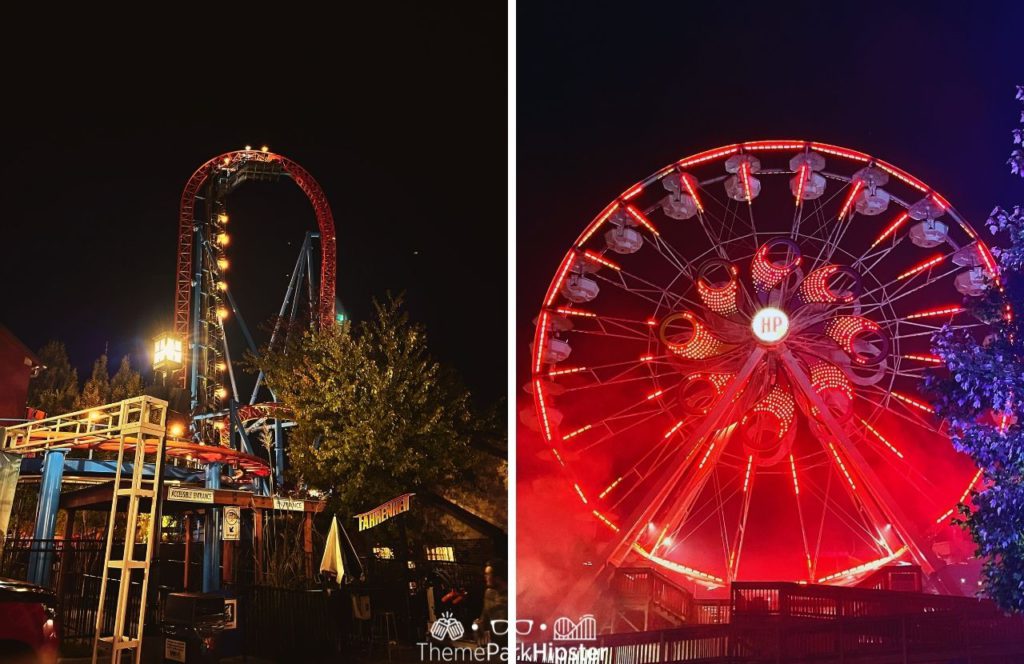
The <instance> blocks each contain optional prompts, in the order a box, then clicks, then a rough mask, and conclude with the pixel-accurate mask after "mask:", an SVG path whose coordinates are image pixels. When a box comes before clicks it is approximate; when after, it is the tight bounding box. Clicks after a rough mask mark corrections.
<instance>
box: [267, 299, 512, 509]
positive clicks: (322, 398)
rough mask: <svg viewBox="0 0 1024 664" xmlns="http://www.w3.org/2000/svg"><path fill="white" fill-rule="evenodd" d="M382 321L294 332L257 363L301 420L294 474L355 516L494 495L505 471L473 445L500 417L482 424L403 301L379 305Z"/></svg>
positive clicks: (293, 451)
mask: <svg viewBox="0 0 1024 664" xmlns="http://www.w3.org/2000/svg"><path fill="white" fill-rule="evenodd" d="M375 314H376V315H375V317H374V318H373V319H372V320H369V321H365V322H361V323H359V324H357V325H353V324H352V323H351V322H345V323H342V324H341V325H337V326H331V327H330V328H328V329H322V330H319V331H317V332H313V331H311V330H309V329H308V328H305V329H298V330H292V331H291V332H290V333H289V334H287V335H285V337H286V339H287V340H286V341H285V342H284V343H281V344H279V345H278V346H276V347H274V348H264V349H263V351H262V352H261V354H260V358H259V361H258V362H257V361H256V360H255V359H254V358H251V357H250V358H249V364H250V366H255V365H257V364H258V365H259V366H260V367H261V368H263V370H264V371H265V372H266V376H267V384H268V385H269V386H270V387H271V388H272V389H273V390H274V392H275V394H276V395H277V398H278V399H279V400H280V401H282V402H283V403H284V404H285V405H286V406H288V407H290V408H292V409H293V410H294V411H295V417H296V421H297V423H298V427H296V428H295V429H294V430H293V431H292V434H291V437H290V439H289V462H290V464H291V467H290V471H289V473H290V474H291V476H292V477H293V478H296V479H301V481H303V482H306V483H308V484H309V485H311V486H314V487H318V488H321V489H326V490H331V491H332V497H333V500H334V502H335V505H334V507H336V508H337V509H339V510H341V511H343V512H347V513H348V514H355V513H358V512H362V511H365V510H366V509H367V508H368V507H372V506H375V505H377V504H379V503H382V502H384V501H386V500H388V499H390V498H393V497H395V496H396V495H399V494H402V493H406V492H409V491H431V492H435V493H438V494H444V493H445V492H446V490H447V489H448V488H449V487H452V486H455V485H458V486H459V487H460V488H463V489H466V488H472V487H478V488H479V489H480V490H481V491H480V492H481V493H484V492H487V491H488V489H489V488H490V487H491V486H494V485H495V484H496V482H495V479H494V476H497V475H500V474H502V473H504V465H503V464H502V463H501V462H500V461H499V460H497V459H495V458H493V457H491V456H489V455H486V454H485V453H483V452H481V451H478V450H477V449H475V448H474V447H473V440H474V439H475V438H476V437H478V436H480V435H481V434H482V432H483V430H484V429H486V430H487V432H488V433H493V431H491V430H492V429H494V426H493V422H492V418H488V417H481V418H478V417H476V416H475V415H474V413H473V412H472V407H471V404H470V396H469V393H468V392H467V391H466V390H465V389H464V388H463V387H462V386H461V385H460V384H459V383H458V381H457V380H456V379H455V377H454V376H453V375H452V374H451V372H449V371H447V370H446V369H445V368H444V367H442V366H441V365H440V364H438V363H437V362H436V361H434V359H433V358H432V357H431V356H430V354H429V352H428V350H427V345H426V335H425V333H424V330H423V328H422V327H420V326H419V325H415V324H412V323H410V322H409V319H408V316H407V315H406V314H405V313H403V311H402V309H401V300H400V299H398V300H395V299H391V298H389V300H388V301H387V302H386V303H384V304H380V303H375ZM502 429H503V427H502ZM503 477H504V476H502V479H501V480H499V481H498V482H497V483H498V484H501V485H502V486H503V485H504V479H503ZM500 495H501V496H504V490H503V489H502V491H501V494H500ZM500 502H502V503H503V501H500ZM487 516H490V515H487Z"/></svg>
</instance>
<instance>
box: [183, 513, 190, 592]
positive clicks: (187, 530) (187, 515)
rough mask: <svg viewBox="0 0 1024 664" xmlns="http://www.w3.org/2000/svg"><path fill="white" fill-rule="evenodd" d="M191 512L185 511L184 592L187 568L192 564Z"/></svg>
mask: <svg viewBox="0 0 1024 664" xmlns="http://www.w3.org/2000/svg"><path fill="white" fill-rule="evenodd" d="M191 558H192V513H191V512H186V513H185V574H184V577H183V580H184V586H185V592H188V568H189V565H191V564H192V561H191Z"/></svg>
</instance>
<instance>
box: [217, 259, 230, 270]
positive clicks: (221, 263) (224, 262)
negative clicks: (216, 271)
mask: <svg viewBox="0 0 1024 664" xmlns="http://www.w3.org/2000/svg"><path fill="white" fill-rule="evenodd" d="M228 264H229V263H228V259H226V258H218V259H217V267H218V268H220V269H221V270H226V269H228Z"/></svg>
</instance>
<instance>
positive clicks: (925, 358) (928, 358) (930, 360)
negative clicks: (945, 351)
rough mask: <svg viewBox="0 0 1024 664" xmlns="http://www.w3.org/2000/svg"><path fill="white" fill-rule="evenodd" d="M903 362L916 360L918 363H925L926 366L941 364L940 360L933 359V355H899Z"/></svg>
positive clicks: (938, 358)
mask: <svg viewBox="0 0 1024 664" xmlns="http://www.w3.org/2000/svg"><path fill="white" fill-rule="evenodd" d="M900 357H902V358H903V359H905V360H916V361H918V362H927V363H928V364H942V358H940V357H935V356H934V355H900Z"/></svg>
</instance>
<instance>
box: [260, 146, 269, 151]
mask: <svg viewBox="0 0 1024 664" xmlns="http://www.w3.org/2000/svg"><path fill="white" fill-rule="evenodd" d="M260 152H270V148H268V147H267V146H266V145H264V146H263V147H261V148H260Z"/></svg>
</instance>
